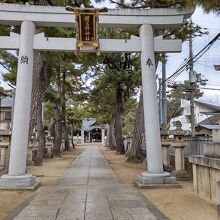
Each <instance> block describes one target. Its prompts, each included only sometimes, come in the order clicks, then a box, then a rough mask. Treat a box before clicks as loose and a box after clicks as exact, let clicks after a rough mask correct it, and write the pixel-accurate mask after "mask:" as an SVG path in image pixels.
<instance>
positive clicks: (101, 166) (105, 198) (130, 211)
mask: <svg viewBox="0 0 220 220" xmlns="http://www.w3.org/2000/svg"><path fill="white" fill-rule="evenodd" d="M148 206H149V204H148V203H147V202H146V201H145V200H144V199H143V197H142V196H141V194H140V192H139V191H138V190H137V189H136V188H135V187H133V186H130V185H126V184H122V183H121V182H120V181H119V179H118V178H117V176H116V175H115V173H114V172H113V170H112V169H111V168H110V167H109V165H108V163H107V162H106V161H105V159H104V158H103V156H102V154H101V152H100V151H99V149H98V147H97V146H95V145H88V146H87V147H86V150H84V152H83V153H82V154H81V155H80V156H79V157H78V158H77V160H75V161H74V162H73V164H72V165H71V167H70V168H69V169H68V170H67V171H66V172H65V175H64V176H63V178H62V179H60V181H58V183H57V184H56V185H55V186H53V187H44V188H42V189H40V190H39V191H38V195H37V196H36V197H35V198H34V199H33V200H32V201H31V202H30V203H29V205H27V206H26V207H25V208H24V209H23V210H22V211H21V212H20V213H19V214H18V215H17V216H16V217H15V218H14V219H15V220H21V219H22V220H44V219H45V220H113V219H114V220H139V219H140V220H145V219H146V220H156V219H166V218H165V217H164V218H161V213H160V214H159V217H158V212H159V211H158V210H157V209H156V208H155V210H156V211H155V210H152V205H150V206H151V208H149V207H148ZM150 209H151V210H150ZM154 211H155V212H154Z"/></svg>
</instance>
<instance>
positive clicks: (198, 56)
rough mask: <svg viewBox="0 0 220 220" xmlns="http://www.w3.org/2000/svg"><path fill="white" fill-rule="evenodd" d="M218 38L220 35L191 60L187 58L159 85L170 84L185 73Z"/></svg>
mask: <svg viewBox="0 0 220 220" xmlns="http://www.w3.org/2000/svg"><path fill="white" fill-rule="evenodd" d="M219 37H220V33H218V34H217V35H216V36H215V37H214V38H213V39H212V40H211V41H210V42H209V43H208V44H207V45H206V46H205V47H204V48H203V49H202V50H200V51H199V52H198V53H197V54H196V55H195V56H193V57H192V58H191V59H189V58H187V59H185V60H184V61H183V63H182V64H181V65H180V67H179V68H178V69H177V70H176V71H175V72H174V73H173V74H172V75H171V76H170V77H168V78H167V79H166V80H164V81H163V82H161V83H164V82H165V81H167V82H168V83H172V82H173V81H174V80H175V79H176V78H177V77H178V76H179V75H180V74H181V73H182V72H183V71H185V70H186V69H187V68H188V66H189V65H191V64H193V63H195V62H196V61H197V60H199V58H201V57H202V56H203V55H204V54H205V53H206V52H207V51H208V50H209V49H210V48H211V46H212V45H213V44H214V43H215V41H216V40H218V39H219Z"/></svg>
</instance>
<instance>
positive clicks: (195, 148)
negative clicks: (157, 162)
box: [169, 136, 212, 157]
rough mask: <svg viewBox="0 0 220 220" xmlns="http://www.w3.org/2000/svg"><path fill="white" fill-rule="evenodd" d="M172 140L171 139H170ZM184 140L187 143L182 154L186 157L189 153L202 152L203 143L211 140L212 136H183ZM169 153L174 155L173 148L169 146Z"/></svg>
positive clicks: (196, 153)
mask: <svg viewBox="0 0 220 220" xmlns="http://www.w3.org/2000/svg"><path fill="white" fill-rule="evenodd" d="M170 142H172V139H171V140H170ZM185 142H186V143H187V144H188V146H187V147H185V149H184V156H185V157H188V156H189V155H202V154H203V144H204V143H209V142H212V137H209V136H207V137H206V136H204V137H194V138H193V137H185ZM169 154H170V155H171V156H175V149H174V148H173V147H170V149H169Z"/></svg>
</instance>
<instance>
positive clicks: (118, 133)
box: [115, 84, 125, 154]
mask: <svg viewBox="0 0 220 220" xmlns="http://www.w3.org/2000/svg"><path fill="white" fill-rule="evenodd" d="M121 87H122V86H121V84H120V85H119V86H118V87H117V90H116V112H115V142H116V151H117V152H118V153H120V154H124V153H125V149H124V141H123V137H122V114H123V111H124V100H123V89H122V88H121Z"/></svg>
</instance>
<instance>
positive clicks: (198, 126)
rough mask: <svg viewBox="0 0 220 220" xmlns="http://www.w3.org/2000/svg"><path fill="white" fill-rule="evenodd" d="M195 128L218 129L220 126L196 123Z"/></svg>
mask: <svg viewBox="0 0 220 220" xmlns="http://www.w3.org/2000/svg"><path fill="white" fill-rule="evenodd" d="M196 128H197V129H199V128H206V129H208V130H218V129H219V128H220V126H219V125H197V126H196Z"/></svg>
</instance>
